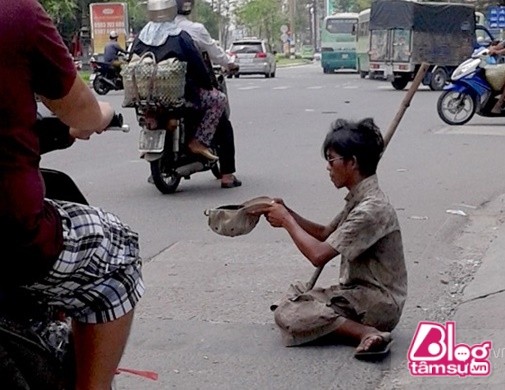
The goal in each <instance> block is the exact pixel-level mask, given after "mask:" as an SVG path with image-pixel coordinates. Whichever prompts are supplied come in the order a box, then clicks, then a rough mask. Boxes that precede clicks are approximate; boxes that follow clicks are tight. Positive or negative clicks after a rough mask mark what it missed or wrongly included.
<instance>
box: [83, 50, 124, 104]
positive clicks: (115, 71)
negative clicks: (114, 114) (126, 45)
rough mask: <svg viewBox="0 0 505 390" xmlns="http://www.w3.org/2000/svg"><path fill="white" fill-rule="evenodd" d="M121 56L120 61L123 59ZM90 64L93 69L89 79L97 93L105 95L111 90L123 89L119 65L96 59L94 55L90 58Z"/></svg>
mask: <svg viewBox="0 0 505 390" xmlns="http://www.w3.org/2000/svg"><path fill="white" fill-rule="evenodd" d="M122 58H123V57H121V58H120V61H122V60H123V59H122ZM90 65H91V68H92V69H93V73H92V74H91V76H90V81H91V82H92V83H93V89H94V90H95V92H96V93H97V94H99V95H106V94H107V93H108V92H109V91H111V90H112V91H121V90H123V89H124V86H123V77H122V76H121V73H120V72H121V67H120V66H114V65H112V64H110V63H108V62H101V61H97V60H96V59H95V58H94V57H92V58H91V60H90Z"/></svg>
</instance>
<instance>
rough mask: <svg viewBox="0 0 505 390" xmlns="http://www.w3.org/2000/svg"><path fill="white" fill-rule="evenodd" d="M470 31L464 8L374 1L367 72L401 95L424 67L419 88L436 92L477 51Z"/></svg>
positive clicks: (470, 17) (471, 14) (469, 14)
mask: <svg viewBox="0 0 505 390" xmlns="http://www.w3.org/2000/svg"><path fill="white" fill-rule="evenodd" d="M476 28H477V27H476V18H475V9H474V7H473V6H470V5H464V4H454V3H417V2H412V1H404V0H375V1H373V3H372V7H371V11H370V71H375V72H383V74H384V76H385V77H386V78H387V80H389V81H391V83H392V85H393V87H394V88H395V89H399V90H401V89H403V88H405V86H406V85H407V83H408V82H409V81H411V80H413V79H414V77H415V74H416V72H417V70H418V69H419V67H420V65H421V63H423V62H427V63H429V64H430V65H431V66H430V68H429V70H428V72H427V73H426V76H425V77H424V80H423V84H425V85H429V86H430V88H431V89H432V90H441V89H443V87H444V85H445V83H446V81H447V80H448V79H449V76H450V75H451V73H452V71H453V70H454V69H455V68H456V67H457V66H458V65H459V64H460V63H461V62H463V61H464V60H465V59H467V58H468V57H469V56H470V55H471V53H472V52H473V50H474V49H475V48H476V47H477V46H478V44H477V39H476ZM479 29H484V27H479ZM488 34H489V33H488ZM489 35H490V34H489ZM491 40H492V37H490V39H489V41H491Z"/></svg>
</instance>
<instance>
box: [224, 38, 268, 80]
mask: <svg viewBox="0 0 505 390" xmlns="http://www.w3.org/2000/svg"><path fill="white" fill-rule="evenodd" d="M275 54H276V53H275V51H272V48H271V47H270V45H269V44H268V43H267V42H265V41H263V40H261V39H248V38H244V39H241V40H238V41H235V42H233V43H232V44H231V47H230V50H229V55H230V56H232V57H235V63H236V64H238V65H239V67H240V68H239V71H238V73H236V74H235V77H239V76H240V75H241V74H264V75H265V77H266V78H269V77H275V71H276V69H277V64H276V59H275ZM229 77H231V76H229Z"/></svg>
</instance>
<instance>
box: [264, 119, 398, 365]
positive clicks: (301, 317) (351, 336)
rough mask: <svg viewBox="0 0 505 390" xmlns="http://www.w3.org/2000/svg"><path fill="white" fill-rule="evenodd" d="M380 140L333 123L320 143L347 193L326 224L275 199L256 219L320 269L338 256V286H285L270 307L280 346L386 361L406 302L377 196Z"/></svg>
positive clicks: (388, 222) (390, 211)
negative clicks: (346, 351)
mask: <svg viewBox="0 0 505 390" xmlns="http://www.w3.org/2000/svg"><path fill="white" fill-rule="evenodd" d="M383 151H384V140H383V138H382V135H381V133H380V130H379V128H378V127H377V126H376V125H375V123H374V122H373V120H372V119H370V118H368V119H364V120H362V121H360V122H350V121H346V120H342V119H339V120H337V121H335V122H334V123H333V124H332V126H331V130H330V132H329V133H328V134H327V136H326V139H325V141H324V143H323V153H324V158H325V159H326V161H327V163H328V165H327V170H328V172H329V175H330V179H331V181H332V182H333V184H334V185H335V187H336V188H337V189H340V188H343V187H345V188H347V189H348V190H349V193H348V194H347V196H346V198H345V200H346V204H345V207H344V209H343V210H342V211H341V212H340V213H339V214H338V215H337V216H336V217H335V218H334V219H333V220H332V221H331V222H330V223H329V224H328V225H326V226H325V225H320V224H317V223H315V222H311V221H309V220H307V219H305V218H303V217H301V216H300V215H298V214H297V213H295V212H294V211H293V210H291V209H290V208H288V207H287V206H286V205H285V204H284V202H283V200H282V199H275V200H274V201H273V202H272V203H271V205H270V206H268V207H267V208H264V209H262V210H259V211H257V212H256V213H261V214H264V215H265V216H266V219H267V220H268V222H269V223H270V225H271V226H273V227H278V228H284V229H286V231H287V232H288V233H289V235H290V237H291V239H292V240H293V242H294V243H295V245H296V246H297V247H298V249H299V250H300V252H301V253H302V254H303V255H304V256H305V257H306V258H307V259H308V260H309V261H310V262H311V263H312V264H313V265H314V266H315V267H323V266H324V265H325V264H326V263H328V262H329V261H330V260H332V259H334V258H335V257H337V256H338V255H340V257H341V260H340V278H339V280H338V283H336V284H335V285H332V286H329V287H327V288H314V289H311V290H310V291H306V290H307V286H306V285H304V284H303V283H297V284H294V285H291V287H290V289H289V292H288V294H287V296H286V297H284V298H283V299H281V300H280V301H279V302H278V303H276V304H275V305H273V306H272V310H274V317H275V322H276V324H277V325H278V326H279V328H280V329H281V332H282V334H283V338H284V341H285V343H286V345H288V346H295V345H300V344H304V343H307V342H310V341H314V340H316V339H319V338H321V337H323V336H338V339H339V340H342V341H344V342H346V343H353V344H355V345H357V348H356V351H355V354H354V356H355V357H356V358H358V359H370V360H374V359H377V358H382V357H384V356H385V355H387V354H388V352H389V349H390V346H391V342H392V338H391V334H390V332H391V331H392V330H393V329H394V327H395V326H396V325H397V324H398V321H399V320H400V316H401V313H402V309H403V305H404V303H405V299H406V297H407V271H406V267H405V261H404V255H403V246H402V237H401V232H400V225H399V223H398V219H397V216H396V212H395V209H394V208H393V206H392V205H391V204H390V203H389V201H388V198H387V197H386V195H384V193H383V192H382V191H381V189H380V188H379V184H378V179H377V175H376V169H377V164H378V162H379V159H380V158H381V155H382V152H383Z"/></svg>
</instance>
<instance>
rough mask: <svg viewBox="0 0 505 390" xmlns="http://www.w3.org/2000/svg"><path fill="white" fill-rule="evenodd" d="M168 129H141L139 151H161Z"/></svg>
mask: <svg viewBox="0 0 505 390" xmlns="http://www.w3.org/2000/svg"><path fill="white" fill-rule="evenodd" d="M166 133H167V132H166V130H145V129H142V130H140V139H139V152H141V153H161V152H163V149H164V147H165V135H166Z"/></svg>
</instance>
